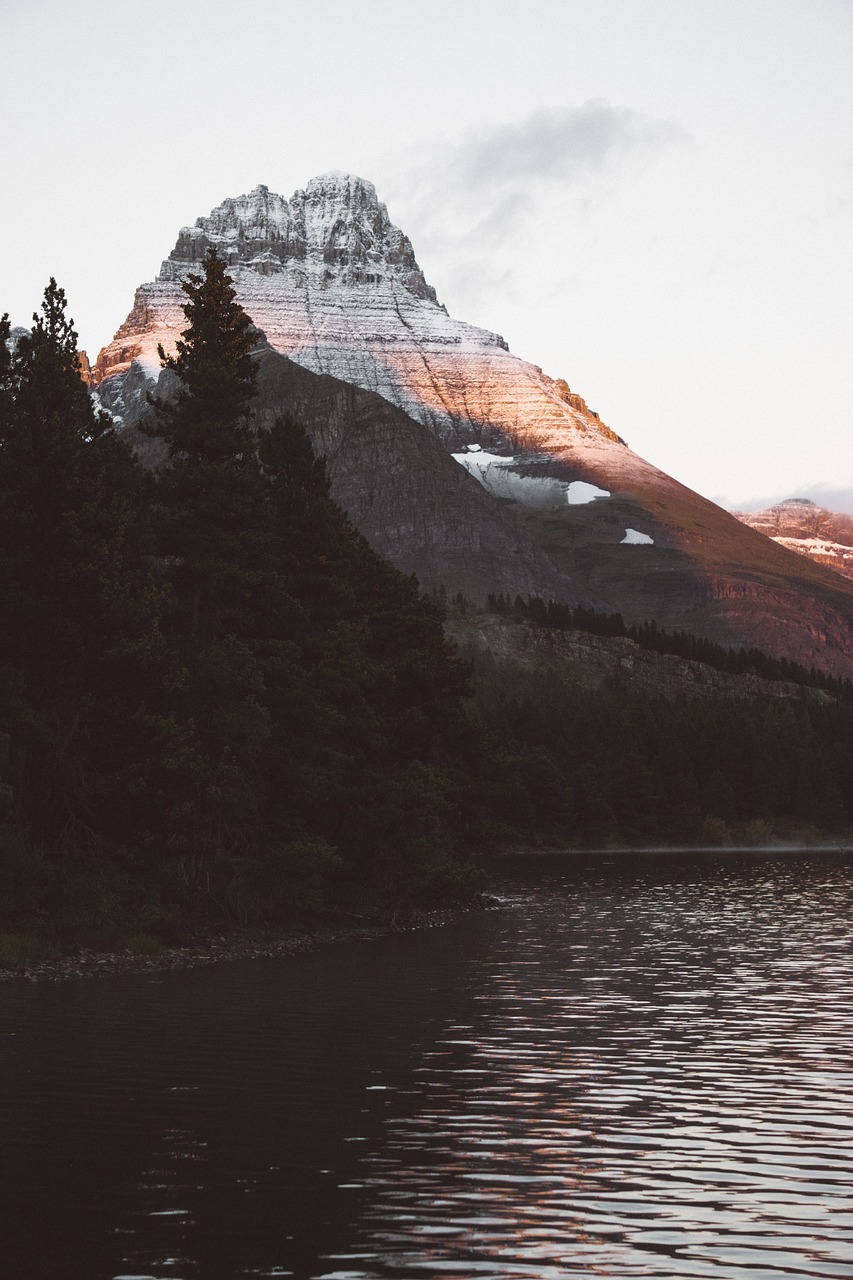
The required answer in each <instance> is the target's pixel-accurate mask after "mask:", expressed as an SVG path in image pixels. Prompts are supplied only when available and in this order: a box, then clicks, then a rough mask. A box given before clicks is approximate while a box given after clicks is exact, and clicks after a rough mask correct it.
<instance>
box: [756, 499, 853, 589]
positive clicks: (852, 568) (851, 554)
mask: <svg viewBox="0 0 853 1280" xmlns="http://www.w3.org/2000/svg"><path fill="white" fill-rule="evenodd" d="M734 514H735V515H736V516H737V518H738V520H741V521H742V522H743V523H744V524H748V525H749V527H750V528H751V529H757V530H758V531H759V532H760V533H763V534H765V535H766V536H767V537H768V538H772V539H773V541H774V542H778V543H779V545H780V546H782V547H787V548H788V550H789V551H797V552H799V554H800V555H802V556H807V557H808V558H809V559H810V560H813V561H815V562H816V563H817V564H823V565H826V566H827V568H829V569H834V570H835V572H836V573H840V574H842V575H843V576H844V577H845V578H851V579H853V516H849V515H845V514H844V513H843V512H840V511H830V510H829V509H828V508H827V507H821V506H818V505H817V503H815V502H812V501H811V499H810V498H786V499H785V501H784V502H777V503H776V504H775V505H774V506H772V507H766V508H765V510H763V511H736V512H734Z"/></svg>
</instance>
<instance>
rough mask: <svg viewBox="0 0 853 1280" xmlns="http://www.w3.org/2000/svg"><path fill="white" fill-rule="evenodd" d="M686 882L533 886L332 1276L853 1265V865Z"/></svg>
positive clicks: (392, 1140) (429, 1076)
mask: <svg viewBox="0 0 853 1280" xmlns="http://www.w3.org/2000/svg"><path fill="white" fill-rule="evenodd" d="M663 880H664V882H663V883H661V873H660V869H658V874H657V876H655V875H654V874H653V873H647V874H646V875H645V876H643V875H640V876H635V877H630V876H629V877H614V878H612V879H610V880H607V881H602V880H601V878H600V877H596V876H592V877H587V878H586V879H585V880H584V882H583V883H582V884H580V885H579V883H578V880H577V878H575V877H572V878H565V877H564V878H563V879H562V880H561V881H558V883H557V885H555V888H558V890H559V891H558V893H556V894H555V895H554V896H552V897H545V896H539V895H534V896H531V897H527V898H525V899H523V900H522V901H520V902H519V905H520V907H521V910H519V911H518V913H517V914H514V915H513V916H512V917H508V918H507V919H506V920H505V921H504V922H503V930H502V935H501V936H500V937H499V939H497V942H496V945H495V946H494V947H493V949H492V951H491V952H490V954H488V955H487V956H485V957H483V958H480V959H476V960H474V961H473V962H472V964H471V965H470V967H469V971H468V973H467V974H466V984H467V985H468V987H469V990H470V993H471V997H472V1001H473V1003H474V1005H475V1006H476V1016H475V1018H474V1019H473V1020H472V1022H471V1023H469V1024H463V1025H460V1024H454V1025H448V1026H447V1028H446V1029H445V1032H444V1034H443V1035H441V1036H440V1037H439V1038H438V1040H437V1042H436V1044H435V1046H434V1048H432V1049H431V1050H430V1051H429V1052H428V1053H427V1054H426V1055H425V1059H424V1063H423V1065H422V1067H421V1068H420V1077H421V1080H422V1082H423V1090H422V1097H421V1103H420V1105H419V1106H418V1107H417V1108H416V1109H413V1110H412V1111H411V1113H410V1114H408V1115H405V1116H401V1117H399V1118H396V1119H394V1120H393V1121H392V1122H391V1123H390V1124H389V1126H388V1132H387V1140H386V1144H385V1148H384V1149H383V1151H382V1152H381V1153H379V1154H378V1155H376V1156H373V1157H369V1158H367V1159H366V1160H365V1182H366V1184H367V1186H368V1188H369V1195H368V1196H367V1197H366V1199H365V1204H364V1209H363V1213H362V1218H361V1221H360V1223H359V1227H358V1232H357V1237H356V1240H357V1243H356V1249H355V1252H353V1253H350V1254H349V1255H346V1254H345V1255H341V1256H339V1257H337V1258H335V1259H330V1262H331V1263H332V1264H333V1265H332V1266H331V1267H330V1268H329V1269H328V1270H327V1271H326V1272H325V1273H324V1274H325V1276H326V1277H327V1280H331V1277H335V1278H336V1280H343V1278H344V1277H347V1280H353V1278H354V1277H380V1276H398V1277H405V1276H424V1275H435V1276H437V1275H443V1274H449V1275H452V1274H455V1275H463V1276H484V1277H485V1276H495V1277H510V1276H512V1277H530V1278H531V1280H536V1278H542V1280H544V1278H546V1277H564V1276H578V1275H603V1276H611V1277H616V1276H619V1277H621V1276H669V1277H678V1278H679V1280H682V1278H685V1280H686V1277H692V1276H714V1277H717V1278H718V1280H719V1278H720V1277H723V1276H725V1277H734V1276H739V1275H744V1276H746V1275H749V1276H751V1277H761V1276H766V1277H770V1276H773V1277H779V1276H783V1275H801V1276H809V1277H812V1278H814V1277H819V1276H840V1275H851V1274H853V1245H851V1241H853V1179H851V1157H850V1154H849V1153H850V1150H851V1139H853V1055H851V1044H853V1039H851V1032H853V1005H851V996H853V982H852V981H851V979H853V960H852V958H851V947H850V938H849V907H850V902H851V886H850V880H849V876H848V873H847V870H846V869H845V868H844V867H838V866H836V867H824V868H822V869H815V868H812V874H811V875H805V876H804V875H803V869H802V868H796V867H793V866H790V865H784V864H782V865H768V866H763V867H752V868H746V869H744V868H740V869H738V868H734V869H730V870H729V871H728V873H727V872H725V871H720V872H718V873H717V874H716V875H715V876H714V877H713V878H712V879H710V880H709V879H708V878H706V877H698V876H696V877H692V878H687V879H681V880H679V879H677V878H676V879H675V880H673V879H672V878H671V877H669V876H667V875H665V874H664V876H663ZM830 902H832V903H833V906H832V908H831V910H830V912H829V915H827V906H828V903H830Z"/></svg>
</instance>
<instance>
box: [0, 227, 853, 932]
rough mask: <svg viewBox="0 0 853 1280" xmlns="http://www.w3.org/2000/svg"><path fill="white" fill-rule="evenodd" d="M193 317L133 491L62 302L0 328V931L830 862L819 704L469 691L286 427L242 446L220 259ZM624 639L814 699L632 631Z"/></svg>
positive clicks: (831, 694)
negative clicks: (701, 858)
mask: <svg viewBox="0 0 853 1280" xmlns="http://www.w3.org/2000/svg"><path fill="white" fill-rule="evenodd" d="M185 293H186V295H187V304H186V307H185V312H186V317H187V328H186V330H185V331H184V334H183V339H182V341H181V342H180V343H179V344H178V349H177V353H176V355H175V356H174V357H172V358H171V359H169V360H165V358H164V364H165V365H166V366H167V367H168V368H170V369H171V370H172V372H173V374H174V375H175V377H176V379H177V385H178V390H177V393H176V394H175V396H174V397H173V398H171V399H170V400H168V401H159V402H158V401H155V402H152V405H151V413H150V417H149V420H148V423H147V425H146V428H145V429H146V431H147V432H148V433H149V434H151V435H153V436H156V437H158V438H159V439H160V440H161V441H162V443H163V445H164V446H165V448H166V450H167V461H166V462H165V464H164V465H162V466H161V467H159V468H158V469H157V470H156V471H154V472H152V471H149V470H145V469H144V468H143V467H142V466H141V465H140V464H139V462H138V461H137V459H136V457H135V456H134V454H133V452H132V451H131V449H130V447H129V446H128V445H127V444H125V443H124V441H123V440H122V439H121V438H120V437H119V436H118V435H117V434H116V432H115V431H114V430H113V429H112V422H111V420H110V419H109V417H108V416H107V415H104V414H99V413H98V412H97V411H96V409H95V408H94V407H93V403H92V400H91V398H90V395H89V392H88V389H87V388H86V386H85V385H84V383H83V381H82V380H81V378H80V374H79V365H78V356H77V350H76V336H75V333H74V329H73V324H72V322H71V321H70V320H68V319H67V317H66V313H65V298H64V295H63V293H62V290H61V289H59V288H58V287H57V286H56V284H55V282H54V281H51V282H50V285H49V286H48V288H47V290H46V291H45V296H44V301H43V303H42V307H41V312H40V314H39V315H38V316H36V317H34V320H35V323H34V327H33V329H32V331H31V333H29V334H27V335H26V336H24V337H23V338H21V340H20V341H19V342H18V344H17V346H16V347H15V349H14V351H12V349H11V345H10V343H9V337H10V331H9V322H8V319H7V318H5V317H4V319H3V321H2V322H0V583H2V592H0V928H10V929H14V928H36V929H39V930H41V931H43V932H47V933H52V934H54V935H55V936H57V937H59V938H69V939H78V940H79V939H88V940H91V941H94V942H97V941H100V942H101V943H103V944H104V945H108V944H109V943H110V942H111V940H112V941H114V940H115V938H116V937H118V936H121V935H122V934H123V933H127V932H129V931H130V932H137V933H138V932H145V933H148V934H151V935H153V936H155V937H158V936H162V937H176V936H181V935H182V933H183V932H185V931H186V930H187V929H190V928H195V927H198V926H202V925H204V924H206V923H210V922H217V923H219V924H223V923H226V924H227V923H234V924H264V925H269V924H275V923H277V922H280V921H282V920H284V919H286V918H288V917H290V916H292V915H293V913H294V912H301V913H305V912H316V911H318V910H332V911H335V910H336V911H352V910H364V909H370V910H372V911H381V912H383V913H385V914H386V915H390V914H393V913H395V912H399V911H400V910H401V909H406V908H408V907H410V906H423V905H429V904H435V903H440V902H448V901H456V902H458V901H462V900H465V899H466V898H467V897H469V896H470V894H471V893H472V891H473V890H474V889H475V887H476V886H477V885H478V884H480V883H481V875H480V873H479V871H478V870H477V869H476V867H475V866H474V864H473V863H472V860H471V859H472V856H473V855H476V854H478V853H481V852H483V851H488V850H490V849H494V848H496V847H499V846H500V845H501V844H505V843H506V842H512V843H518V842H525V841H526V842H540V843H552V844H569V845H571V844H580V843H602V844H607V843H613V842H627V841H634V842H640V843H644V842H653V841H658V840H661V839H667V840H669V841H672V842H684V841H686V842H689V841H691V840H706V841H707V840H708V839H711V838H713V839H719V840H726V839H728V838H731V837H732V836H734V835H738V834H740V835H741V836H743V835H745V836H746V837H747V838H758V837H762V838H764V837H767V836H768V835H770V836H772V835H774V834H783V835H784V834H788V835H790V834H791V833H794V834H796V833H803V832H804V831H805V832H807V833H812V834H814V833H824V834H832V835H838V834H839V833H841V834H843V833H845V832H848V831H849V829H850V826H851V822H853V812H851V797H853V774H851V768H853V764H851V762H853V709H851V702H850V697H849V690H848V689H847V688H845V687H842V686H841V685H840V684H838V683H832V682H830V684H831V687H830V684H828V683H827V682H826V681H820V680H818V681H817V683H819V684H821V683H822V686H823V690H824V693H825V695H826V696H825V700H824V701H823V702H815V701H813V700H812V701H810V700H808V699H805V698H803V699H802V700H800V701H797V700H796V699H795V700H791V699H790V698H789V699H775V700H765V701H761V702H759V703H755V704H747V705H744V704H743V703H742V702H741V703H735V702H731V703H729V702H722V703H720V702H717V703H714V704H700V703H698V702H696V701H691V700H689V699H681V700H679V701H675V702H673V701H672V700H671V699H670V700H669V701H668V702H664V700H662V699H657V698H654V697H651V696H649V695H648V693H646V692H638V691H637V690H636V689H633V690H632V689H631V687H630V685H626V684H625V683H624V682H622V683H614V684H613V686H612V687H608V688H605V689H601V690H597V691H595V692H589V691H586V692H585V691H582V690H578V689H574V688H572V687H570V686H569V685H568V684H563V683H561V682H560V681H559V680H556V681H555V679H554V678H553V675H552V674H549V673H546V672H540V673H536V672H529V671H528V672H527V673H520V672H519V671H517V670H515V669H512V668H510V667H509V666H507V667H504V668H501V666H500V665H496V664H493V665H492V666H491V667H489V666H488V664H483V663H480V664H478V667H477V670H476V671H475V672H474V675H473V678H472V673H471V670H470V668H469V665H468V664H466V663H463V662H462V661H460V659H459V657H458V655H457V654H456V653H455V651H454V649H453V647H452V646H451V645H450V644H449V643H448V641H447V640H446V638H445V635H444V632H443V629H442V619H441V609H440V607H439V605H438V604H437V603H436V602H435V601H434V600H427V599H426V598H425V597H424V596H423V595H422V594H421V593H420V592H419V590H418V587H417V584H416V582H415V581H414V580H413V579H410V578H407V577H405V576H403V575H401V574H400V573H399V572H398V571H397V570H396V569H394V568H392V567H391V566H390V565H389V564H388V563H386V562H385V561H383V560H381V559H380V558H379V557H378V556H377V555H376V554H375V553H374V552H373V551H372V550H371V549H370V547H369V546H368V544H367V543H366V542H365V540H364V539H363V538H362V537H361V535H360V534H358V533H357V532H356V530H355V529H354V528H353V527H352V525H351V524H350V523H349V521H348V520H347V518H346V516H345V515H344V514H343V512H342V511H341V510H340V508H339V507H337V506H336V505H335V504H334V503H333V502H332V501H331V499H330V497H329V486H328V481H327V477H326V471H325V466H324V463H323V461H322V460H321V459H317V458H315V456H314V454H313V452H312V449H311V445H310V443H309V441H308V439H307V437H306V435H305V434H304V432H303V431H302V430H301V428H300V427H299V425H298V423H296V422H295V421H294V420H293V419H292V418H290V417H288V416H283V417H282V418H280V419H279V420H278V421H276V422H275V423H274V424H273V425H272V426H271V428H270V429H269V430H265V431H258V430H257V429H256V427H255V425H254V424H253V420H252V404H253V397H254V392H255V377H256V367H255V360H254V358H253V354H252V352H253V348H254V347H255V346H256V343H257V334H256V332H254V331H253V330H252V327H251V323H250V321H249V319H248V317H247V316H246V314H245V312H243V311H242V309H241V308H240V307H239V306H238V305H237V304H236V302H235V299H234V290H233V288H232V285H231V281H230V280H229V278H228V276H227V274H226V273H225V268H224V265H223V263H222V261H221V260H220V259H219V258H218V257H217V256H216V254H215V253H213V252H211V254H210V255H209V256H208V258H207V260H206V262H205V266H204V273H203V275H201V276H192V277H190V279H189V281H188V282H187V283H186V285H185ZM492 607H493V608H494V609H496V610H497V611H498V612H501V611H509V612H511V611H512V610H515V611H516V612H521V613H524V612H525V611H526V615H527V616H528V617H529V619H530V620H532V621H533V622H534V623H536V624H537V625H542V626H553V627H558V628H559V627H581V628H583V627H585V626H586V627H588V628H589V629H590V630H593V631H595V630H596V629H598V630H602V629H604V631H605V633H608V634H631V633H629V632H627V631H625V629H624V627H623V626H622V623H621V619H618V620H617V619H609V620H608V619H604V620H602V619H601V618H599V617H598V616H596V615H593V614H591V613H589V616H587V613H588V612H589V611H587V612H584V611H583V610H581V611H575V613H574V614H572V615H569V614H568V613H565V611H564V612H563V613H561V614H560V615H559V616H557V613H556V612H555V607H553V606H548V605H545V604H543V602H541V601H539V602H536V601H530V602H527V603H526V604H522V603H521V602H516V603H514V604H510V602H508V601H503V600H500V601H493V602H492ZM619 627H621V628H622V629H621V632H620V631H619V629H618V628H619ZM607 628H610V631H609V632H608V631H607ZM614 628H616V630H614ZM636 639H637V640H638V643H640V644H646V645H647V646H650V647H652V648H656V647H657V648H660V647H661V646H663V647H664V651H665V652H678V653H687V654H689V656H691V657H692V658H698V659H700V660H702V661H706V662H710V663H716V665H717V666H722V669H728V668H727V664H729V666H732V664H734V665H733V667H732V669H740V668H739V667H738V664H739V663H740V664H741V667H743V664H746V666H747V667H748V668H749V669H754V670H761V671H762V672H763V673H764V674H767V675H769V677H770V678H782V679H787V680H798V679H801V680H802V681H803V682H804V683H805V684H810V683H811V684H813V683H815V682H816V681H815V679H814V677H813V673H806V672H802V673H801V672H798V671H795V670H793V668H791V667H790V665H789V666H785V667H784V668H782V667H780V668H779V671H778V674H777V673H776V671H775V668H771V667H768V666H767V665H766V663H765V665H764V666H762V663H763V662H764V661H765V660H764V659H763V657H762V655H760V654H756V653H750V654H748V655H736V656H734V657H731V656H728V655H726V653H725V652H723V651H721V654H722V656H721V654H718V653H716V652H713V653H712V652H710V651H709V652H707V653H706V652H705V651H704V650H703V649H701V645H702V643H703V642H696V641H693V640H692V638H691V637H684V636H678V637H667V636H666V635H665V634H664V635H662V634H661V633H660V632H658V631H657V629H656V628H654V627H653V626H649V627H648V628H646V629H645V630H644V631H643V632H642V634H640V633H639V632H638V634H637V636H636ZM673 645H674V646H675V648H674V649H673V647H672V646H673ZM666 646H669V648H667V647H666ZM697 646H699V647H698V648H697ZM706 647H707V646H706ZM766 661H767V662H769V660H766Z"/></svg>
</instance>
